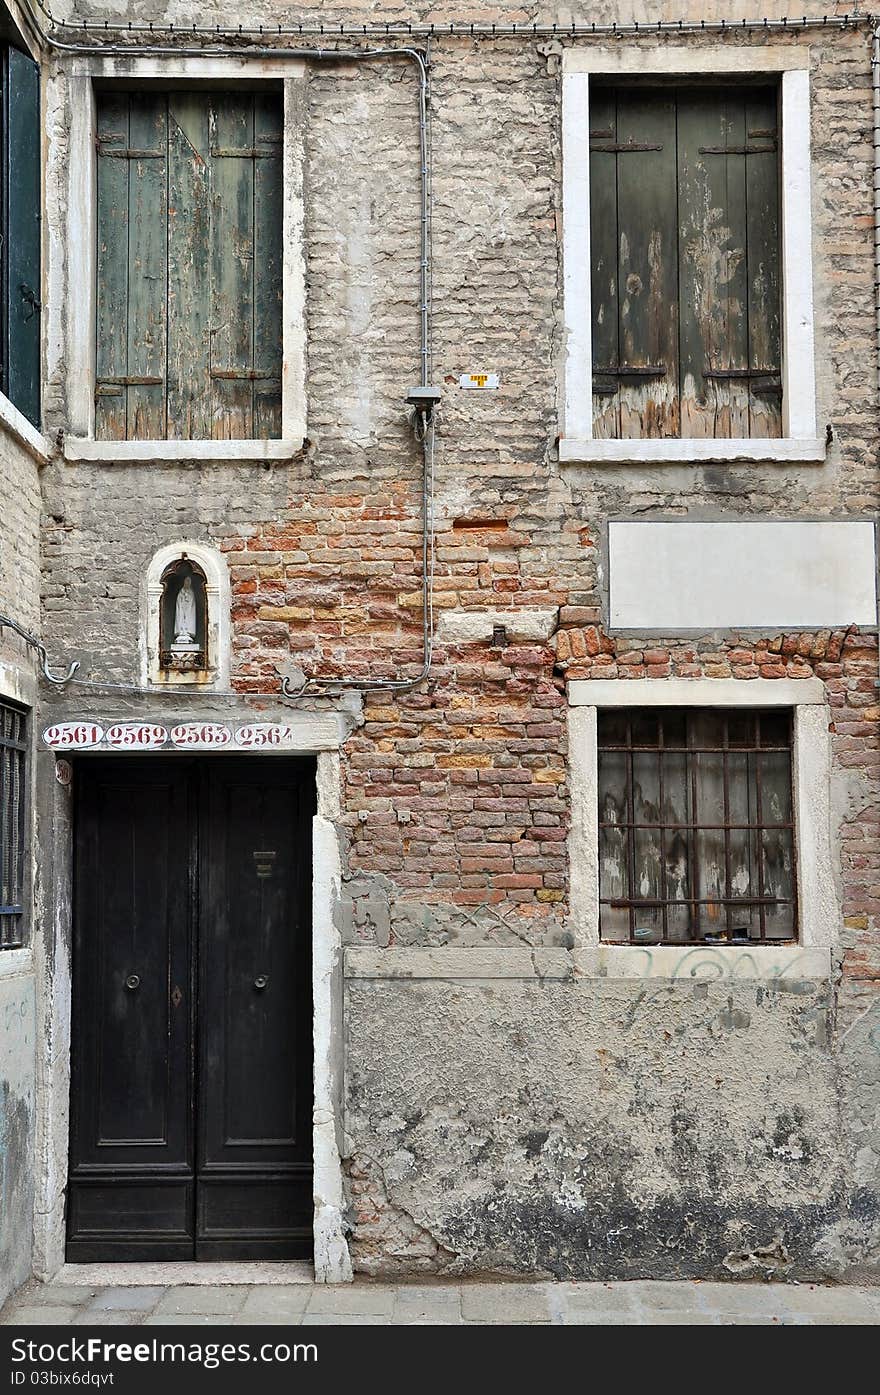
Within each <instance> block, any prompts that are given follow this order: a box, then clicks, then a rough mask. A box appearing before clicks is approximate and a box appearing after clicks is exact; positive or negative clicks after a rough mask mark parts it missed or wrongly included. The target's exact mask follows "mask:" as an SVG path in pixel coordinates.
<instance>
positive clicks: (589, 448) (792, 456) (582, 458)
mask: <svg viewBox="0 0 880 1395" xmlns="http://www.w3.org/2000/svg"><path fill="white" fill-rule="evenodd" d="M825 449H826V445H825V441H824V440H823V439H821V438H820V437H812V436H810V437H804V438H787V439H768V440H760V439H757V438H755V439H753V440H733V439H724V440H715V439H711V440H710V439H706V438H703V437H700V438H697V437H690V438H685V437H681V436H675V437H665V438H664V439H662V440H659V439H653V440H652V439H650V438H648V439H645V438H642V439H639V440H628V441H624V440H610V439H608V438H602V439H593V440H583V439H580V438H578V437H575V436H562V437H560V440H559V460H560V463H561V464H563V465H566V464H569V465H704V464H705V465H710V464H715V463H718V464H725V463H735V462H737V461H741V462H742V463H744V464H762V463H769V464H779V465H787V464H790V465H822V464H823V463H824V461H825Z"/></svg>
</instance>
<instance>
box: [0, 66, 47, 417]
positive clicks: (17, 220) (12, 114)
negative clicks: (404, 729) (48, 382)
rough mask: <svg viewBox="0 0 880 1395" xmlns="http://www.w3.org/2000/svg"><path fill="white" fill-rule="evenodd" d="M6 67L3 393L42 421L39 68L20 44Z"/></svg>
mask: <svg viewBox="0 0 880 1395" xmlns="http://www.w3.org/2000/svg"><path fill="white" fill-rule="evenodd" d="M2 67H3V103H2V128H3V151H2V163H3V226H2V236H3V258H2V280H3V287H2V300H3V316H2V359H3V391H4V392H5V393H6V396H7V397H8V398H9V399H10V401H11V402H13V403H14V404H15V406H16V407H17V408H18V410H19V411H20V412H22V413H23V414H24V415H25V416H26V417H27V418H28V420H29V421H31V422H33V424H34V426H37V427H38V426H39V425H40V311H41V308H42V307H41V304H40V296H41V289H40V288H41V269H40V183H41V181H40V131H41V129H42V123H41V121H40V72H39V68H38V67H37V64H36V63H34V62H33V61H32V60H31V59H30V58H29V57H28V56H27V55H26V54H24V53H20V52H19V50H18V49H16V48H11V47H9V48H6V49H5V51H4V53H3V59H2Z"/></svg>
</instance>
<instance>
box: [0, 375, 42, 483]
mask: <svg viewBox="0 0 880 1395" xmlns="http://www.w3.org/2000/svg"><path fill="white" fill-rule="evenodd" d="M0 427H2V429H3V430H4V431H6V432H7V433H8V435H10V436H11V437H12V438H13V440H15V441H17V442H18V444H19V445H20V446H24V448H25V450H26V451H27V452H28V454H29V455H32V456H33V458H34V460H36V462H37V464H38V465H45V464H47V462H48V460H49V455H50V453H51V447H50V445H49V442H48V441H47V440H46V438H45V436H44V435H43V433H42V431H38V430H37V428H36V427H35V426H34V425H33V424H32V423H31V422H29V421H28V419H27V417H26V416H24V415H23V414H22V413H21V412H20V411H19V410H18V408H17V407H16V406H15V404H14V403H13V402H10V400H9V398H8V397H6V396H5V394H4V393H2V392H0Z"/></svg>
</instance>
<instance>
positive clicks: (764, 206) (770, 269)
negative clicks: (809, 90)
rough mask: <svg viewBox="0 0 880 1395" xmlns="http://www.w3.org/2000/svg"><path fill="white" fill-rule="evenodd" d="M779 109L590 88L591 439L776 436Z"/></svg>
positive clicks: (719, 88)
mask: <svg viewBox="0 0 880 1395" xmlns="http://www.w3.org/2000/svg"><path fill="white" fill-rule="evenodd" d="M777 103H778V89H777V87H775V86H767V85H758V84H751V83H742V84H740V85H737V86H732V85H726V86H725V85H717V84H716V85H714V86H712V87H707V86H678V87H673V86H657V87H648V86H638V85H629V86H623V85H617V86H610V85H609V86H605V85H602V84H600V83H594V84H593V85H592V88H591V96H590V122H589V125H590V239H591V262H592V265H591V277H592V341H593V367H592V372H593V432H594V435H595V436H597V437H606V438H635V437H655V438H656V437H670V436H672V437H675V436H681V437H716V438H717V437H726V438H743V437H764V438H767V437H779V436H781V435H782V377H781V372H782V368H781V331H780V270H779V264H780V256H779V240H780V239H779V226H780V220H779V150H778V144H779V142H778V138H777V130H778V117H777Z"/></svg>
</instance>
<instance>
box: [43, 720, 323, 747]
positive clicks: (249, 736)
mask: <svg viewBox="0 0 880 1395" xmlns="http://www.w3.org/2000/svg"><path fill="white" fill-rule="evenodd" d="M43 741H44V742H45V744H46V745H47V746H48V747H49V748H50V750H53V751H89V750H95V749H96V748H97V747H100V748H101V749H102V750H113V751H131V752H135V751H163V750H166V751H167V750H189V751H210V750H218V749H220V748H222V747H224V746H225V747H233V748H235V749H238V750H241V751H259V750H273V749H276V750H291V749H296V747H295V744H294V731H293V728H292V727H290V726H288V725H287V724H286V723H283V722H247V723H244V724H243V725H241V726H235V727H233V726H227V725H226V723H224V722H179V723H178V724H177V725H176V726H172V727H171V728H168V727H165V726H162V725H161V724H160V723H158V722H114V723H112V724H110V725H108V726H104V725H102V724H101V723H99V722H91V721H81V722H56V723H55V724H54V726H50V727H46V728H45V730H44V731H43Z"/></svg>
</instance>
